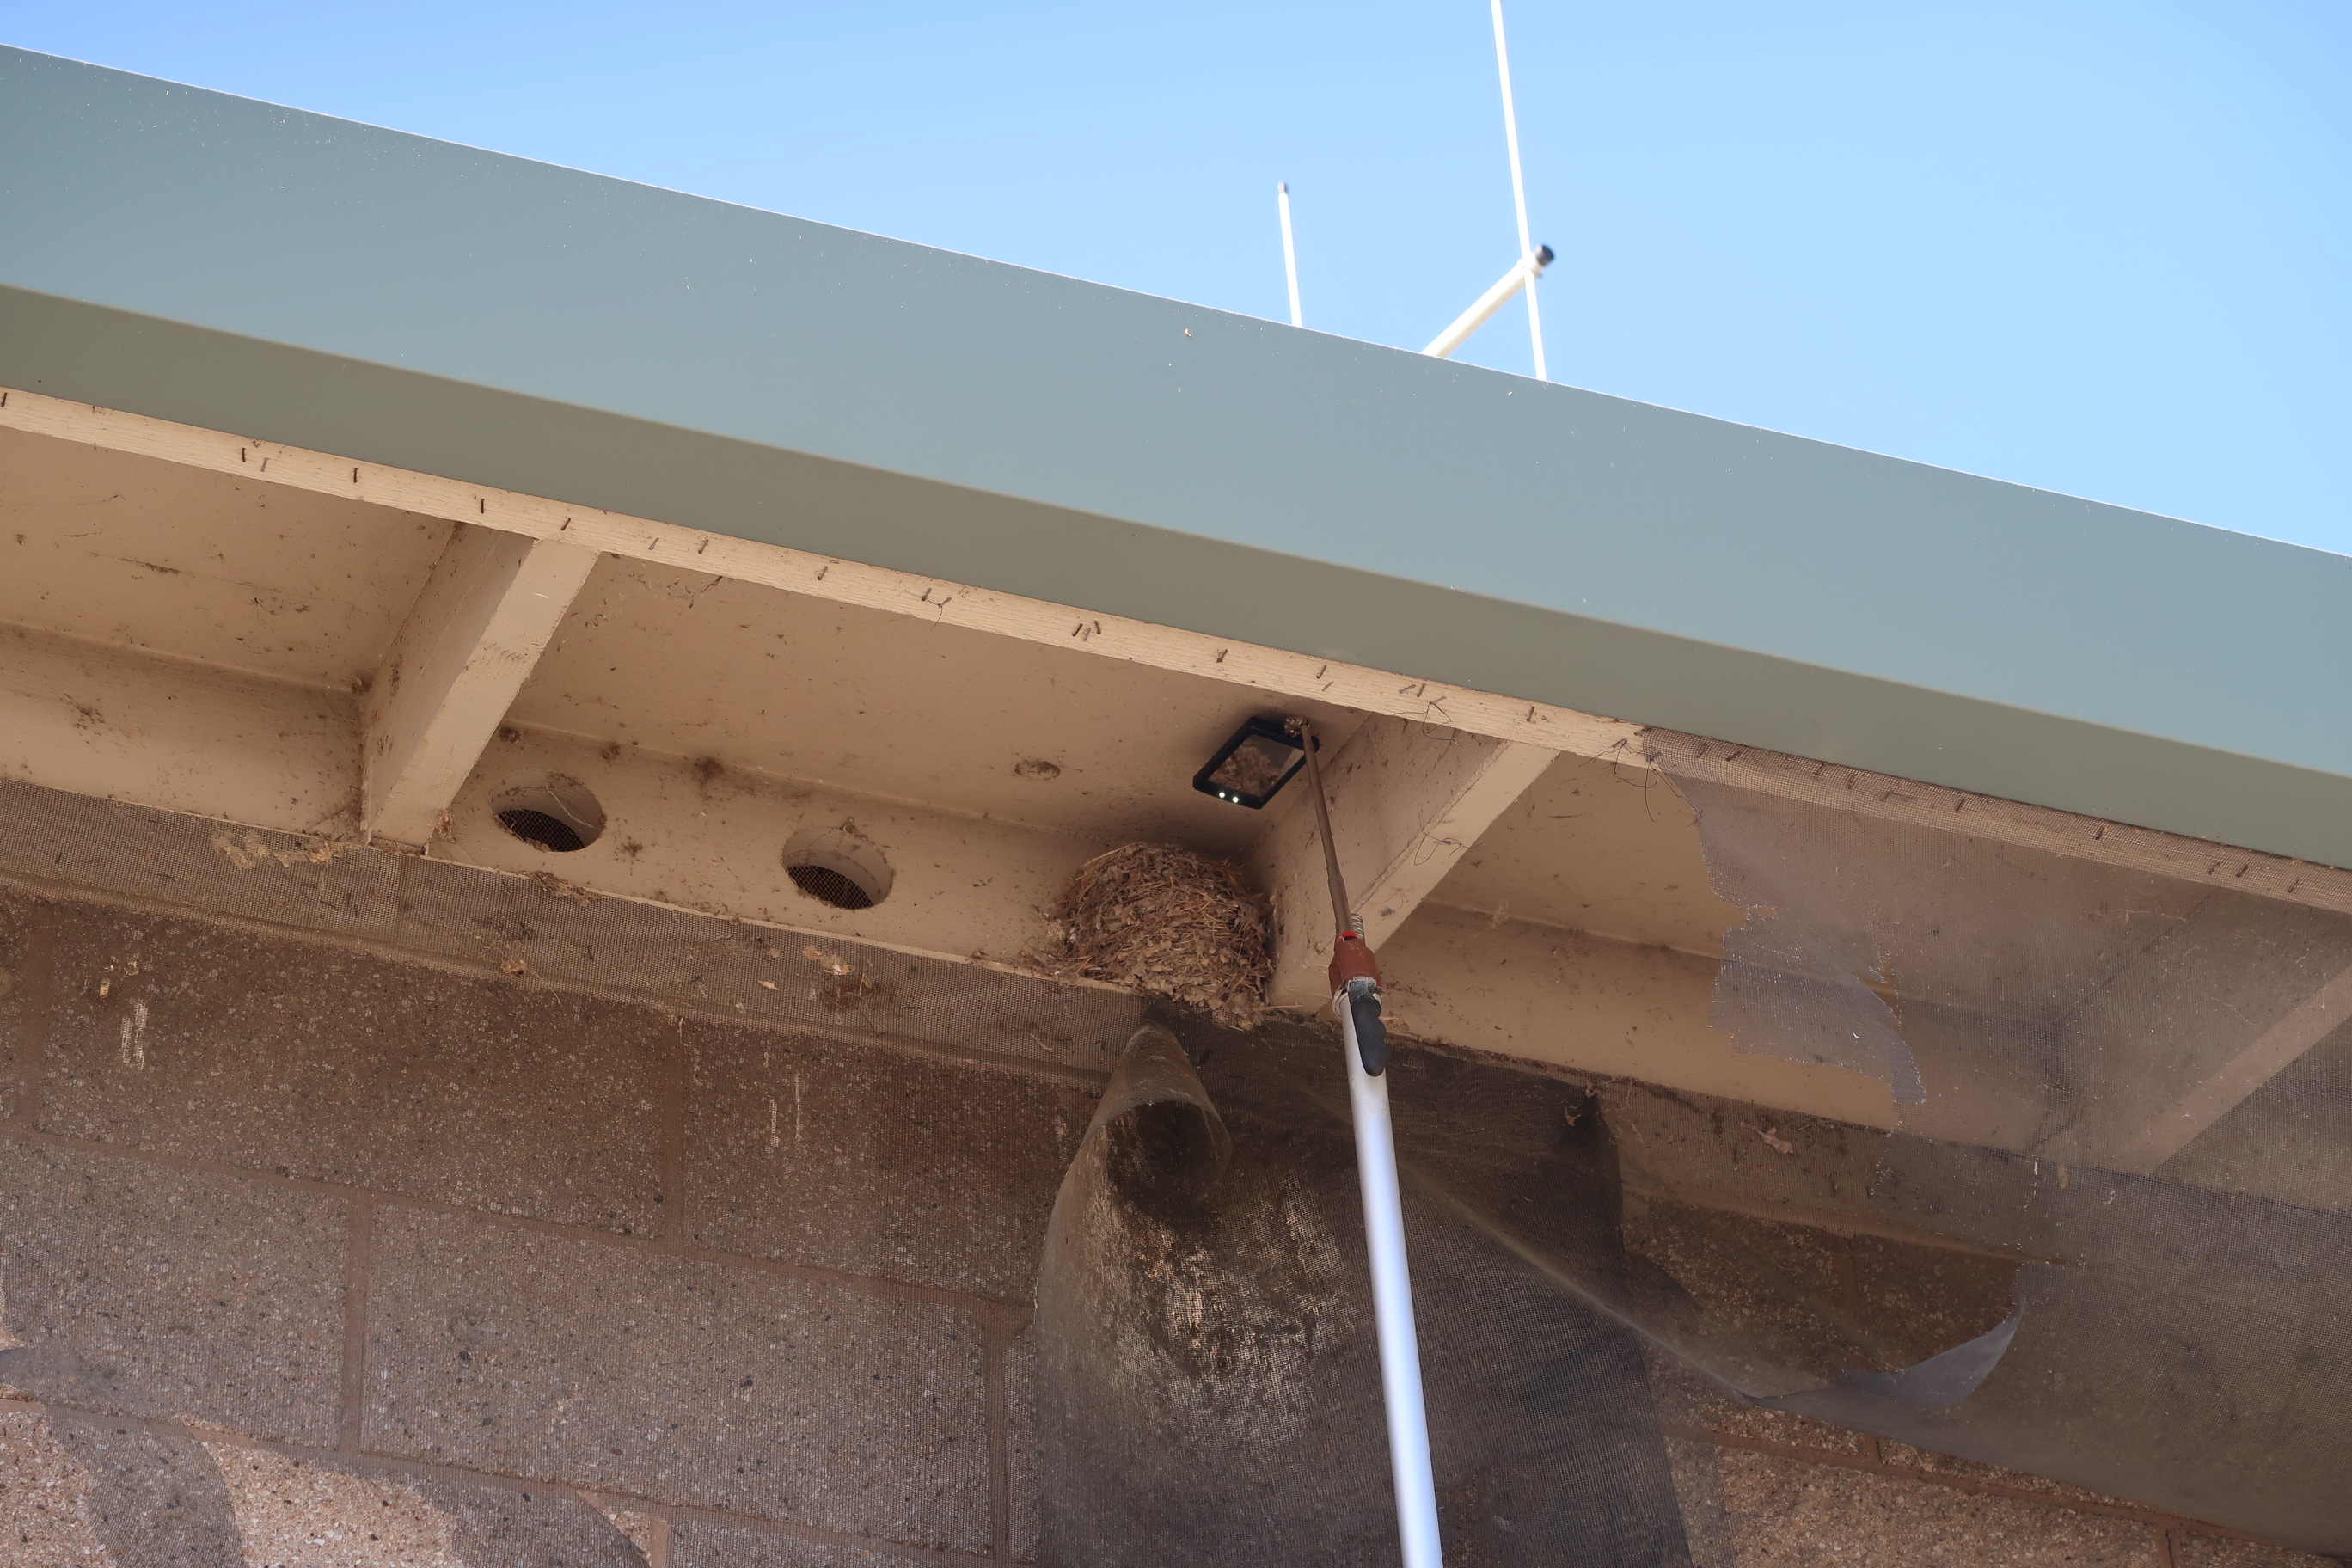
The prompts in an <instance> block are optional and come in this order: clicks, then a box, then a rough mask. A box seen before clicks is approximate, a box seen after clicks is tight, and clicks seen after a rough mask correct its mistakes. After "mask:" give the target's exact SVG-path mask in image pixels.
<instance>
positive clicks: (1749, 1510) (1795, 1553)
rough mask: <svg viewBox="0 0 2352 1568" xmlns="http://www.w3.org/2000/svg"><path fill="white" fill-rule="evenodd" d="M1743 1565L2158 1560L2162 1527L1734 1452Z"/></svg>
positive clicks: (1920, 1567)
mask: <svg viewBox="0 0 2352 1568" xmlns="http://www.w3.org/2000/svg"><path fill="white" fill-rule="evenodd" d="M1721 1464H1722V1475H1723V1500H1724V1508H1725V1510H1726V1511H1727V1513H1728V1514H1729V1516H1730V1524H1731V1531H1732V1538H1733V1541H1734V1543H1735V1545H1734V1550H1735V1552H1736V1562H1737V1563H1738V1568H1833V1565H1840V1564H1851V1565H1853V1568H1879V1565H1881V1564H1886V1563H1902V1564H1905V1565H1906V1568H1927V1565H1931V1564H1937V1563H1951V1564H1954V1565H1955V1568H1960V1565H1963V1564H1965V1565H1967V1568H2155V1565H2156V1563H2158V1555H2157V1554H2158V1551H2159V1550H2160V1547H2159V1543H2158V1539H2157V1532H2156V1531H2155V1530H2154V1529H2153V1528H2152V1527H2150V1526H2148V1525H2145V1524H2141V1523H2138V1522H2137V1521H2132V1520H2123V1519H2110V1518H2106V1517H2104V1516H2102V1515H2098V1514H2091V1513H2077V1512H2074V1511H2073V1510H2068V1509H2063V1508H2058V1507H2055V1506H2046V1507H2045V1506H2043V1505H2041V1504H2038V1503H2029V1502H2024V1501H2020V1500H2012V1499H2009V1498H2001V1497H1990V1496H1986V1495H1984V1494H1981V1493H1977V1492H1967V1491H1958V1490H1955V1489H1951V1488H1948V1487H1941V1486H1936V1485H1932V1484H1929V1483H1927V1482H1923V1481H1911V1480H1902V1479H1895V1478H1893V1477H1889V1476H1883V1475H1876V1474H1873V1473H1871V1472H1869V1471H1864V1470H1853V1469H1845V1468H1837V1467H1832V1466H1828V1465H1811V1464H1805V1463H1802V1462H1800V1461H1797V1460H1793V1459H1785V1458H1778V1457H1775V1456H1772V1455H1769V1454H1758V1453H1751V1452H1748V1451H1746V1450H1743V1449H1738V1448H1727V1449H1725V1450H1724V1451H1723V1454H1722V1458H1721Z"/></svg>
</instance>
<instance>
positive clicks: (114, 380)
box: [0, 51, 2352, 864]
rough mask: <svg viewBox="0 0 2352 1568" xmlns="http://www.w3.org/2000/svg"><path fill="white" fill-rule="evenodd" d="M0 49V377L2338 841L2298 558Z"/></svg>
mask: <svg viewBox="0 0 2352 1568" xmlns="http://www.w3.org/2000/svg"><path fill="white" fill-rule="evenodd" d="M0 81H5V82H6V83H8V85H9V90H8V91H6V92H0V285H7V286H8V287H6V289H5V294H4V295H0V312H5V314H0V384H15V385H22V386H26V387H27V388H29V389H32V390H37V391H43V392H49V393H52V394H55V395H67V396H71V397H74V398H77V399H80V400H85V401H89V402H93V403H102V404H105V405H110V406H116V407H121V408H125V409H129V410H131V411H134V412H139V413H144V414H150V415H154V416H160V417H163V418H169V419H174V420H179V421H183V422H185V423H190V424H196V425H204V426H210V427H213V428H219V429H235V430H238V431H241V432H245V433H247V434H252V435H256V436H262V437H268V438H270V439H274V440H281V441H286V442H289V443H291V444H295V445H299V446H305V447H316V448H319V449H322V450H328V451H335V452H341V453H345V454H348V455H350V456H352V457H353V458H361V459H363V460H367V461H373V462H383V463H387V464H394V465H397V466H401V467H405V468H416V469H420V470H423V471H427V472H434V473H441V474H446V475H448V476H450V477H453V478H461V479H467V480H469V481H471V482H476V483H481V484H486V485H497V486H499V487H501V488H504V489H515V490H520V491H525V492H529V493H533V494H541V495H551V496H557V497H560V498H562V499H565V500H573V501H576V502H579V503H580V504H583V505H594V506H600V507H605V508H608V509H611V510H621V511H626V512H631V513H635V514H638V515H644V516H649V517H656V518H661V519H664V520H666V521H677V522H679V523H682V524H685V525H687V526H691V527H697V528H703V529H709V530H711V531H720V532H726V533H730V534H735V535H739V536H741V537H745V538H752V539H762V540H766V541H769V542H777V543H784V544H790V545H793V546H794V547H796V548H800V549H805V550H813V551H819V552H825V553H831V554H837V555H842V556H845V557H847V558H852V559H860V560H868V561H871V562H873V563H877V564H880V565H887V566H893V567H896V568H898V569H900V570H905V571H910V572H919V573H928V574H935V575H938V576H940V577H941V578H943V579H947V580H950V581H957V582H968V583H972V584H977V585H982V586H987V587H993V588H998V589H1002V590H1003V591H1007V592H1012V593H1017V594H1022V595H1029V596H1033V597H1036V598H1041V599H1047V600H1052V601H1055V602H1060V603H1070V604H1078V605H1087V606H1090V607H1095V608H1098V609H1100V610H1103V611H1105V612H1107V613H1116V614H1119V615H1125V616H1135V617H1137V618H1140V619H1146V620H1151V621H1156V622H1160V623H1162V624H1167V625H1173V626H1186V627H1189V628H1192V629H1195V630H1200V631H1205V632H1211V633H1213V634H1215V635H1220V636H1230V637H1235V638H1237V639H1242V640H1246V641H1252V642H1258V643H1264V644H1266V645H1269V646H1273V647H1286V648H1292V649H1295V650H1297V651H1302V652H1309V653H1314V654H1318V655H1328V656H1329V657H1334V658H1346V659H1349V660H1350V661H1352V662H1357V663H1362V664H1368V665H1371V666H1374V667H1377V668H1391V669H1399V670H1404V671H1410V672H1412V673H1414V674H1416V675H1425V676H1427V677H1429V678H1432V679H1444V680H1449V681H1454V682H1457V683H1460V684H1464V685H1468V686H1474V687H1477V688H1480V689H1487V690H1493V691H1497V692H1505V693H1508V694H1511V695H1516V696H1524V697H1527V698H1528V699H1529V700H1537V701H1544V702H1552V703H1558V704H1560V705H1562V706H1568V707H1574V708H1580V709H1583V710H1588V711H1595V712H1604V713H1610V714H1613V715H1616V716H1619V717H1623V718H1627V719H1632V720H1635V721H1642V722H1648V723H1656V724H1661V725H1665V726H1669V727H1672V728H1675V729H1679V730H1685V731H1696V732H1700V733H1706V734H1713V735H1717V736H1721V737H1723V738H1725V739H1727V740H1733V741H1738V742H1744V743H1748V744H1754V745H1759V746H1766V747H1769V748H1772V749H1774V750H1777V751H1782V752H1794V753H1798V754H1803V755H1810V756H1814V757H1819V758H1824V759H1828V760H1831V761H1834V762H1839V763H1847V764H1849V765H1852V766H1855V767H1861V768H1866V769H1869V770H1871V771H1874V772H1878V773H1893V774H1897V775H1901V776H1907V777H1914V778H1920V779H1925V780H1928V781H1931V782H1936V783H1941V784H1950V785H1954V786H1956V787H1959V788H1965V789H1970V790H1976V791H1979V792H1982V793H1985V794H1990V795H2001V796H2005V797H2007V798H2011V799H2018V800H2023V801H2028V802H2032V803H2033V804H2037V805H2052V806H2057V807H2060V808H2062V809H2066V810H2072V811H2078V812H2083V813H2085V814H2088V815H2092V816H2102V817H2107V818H2112V819H2116V820H2120V821H2126V822H2132V823H2137V824H2139V825H2142V826H2151V827H2159V828H2164V829H2167V830H2168V831H2173V832H2179V833H2184V834H2189V835H2192V836H2195V837H2204V838H2211V839H2217V840H2220V841H2222V842H2227V843H2234V844H2240V845H2243V846H2246V847H2252V848H2261V849H2267V850H2271V851H2273V852H2275V853H2280V854H2285V855H2291V856H2295V857H2298V858H2306V859H2315V860H2322V861H2327V862H2331V863H2337V864H2347V863H2352V812H2347V810H2346V809H2345V808H2346V806H2347V805H2352V798H2347V796H2352V731H2347V727H2346V726H2345V725H2343V724H2342V723H2341V721H2340V716H2341V715H2342V714H2343V713H2345V712H2346V711H2347V697H2352V657H2347V656H2352V561H2347V560H2345V559H2344V558H2342V557H2336V556H2332V555H2328V554H2326V553H2325V552H2314V551H2303V550H2297V549H2294V548H2293V547H2290V546H2284V545H2278V544H2274V543H2271V542H2264V541H2260V540H2254V539H2250V538H2247V537H2245V536H2242V535H2236V534H2229V533H2224V532H2222V531H2217V530H2210V529H2201V528H2198V527H2196V526H2195V525H2192V524H2185V523H2180V522H2178V521H2172V520H2166V519H2158V518H2152V517H2147V516H2146V515H2144V514H2138V513H2133V512H2129V511H2126V510H2123V509H2118V508H2113V507H2105V506H2100V505H2098V504H2096V503H2092V502H2086V501H2081V500H2074V499H2073V498H2067V497H2060V496H2053V495H2050V494H2048V493H2047V492H2042V491H2036V490H2032V489H2026V488H2024V487H2019V486H2011V485H2003V484H2000V483H1999V482H1997V481H1992V480H1987V479H1977V478H1974V477H1971V476H1966V475H1958V474H1952V473H1949V472H1948V471H1946V470H1941V469H1936V468H1928V467H1926V466H1924V465H1919V464H1910V463H1904V462H1901V461H1899V460H1896V459H1892V458H1881V457H1876V456H1873V455H1870V454H1864V453H1856V452H1852V451H1848V450H1846V449H1843V448H1839V447H1830V446H1827V445H1825V444H1822V443H1818V442H1808V441H1803V440H1801V439H1798V438H1795V437H1784V436H1777V435H1773V434H1771V433H1769V432H1763V431H1757V430H1752V429H1748V428H1747V427H1744V426H1734V425H1729V424H1726V423H1724V422H1721V421H1715V420H1707V419H1704V418H1700V417H1698V416H1690V415H1683V414H1676V413H1674V412H1672V411H1669V410H1663V409H1656V408H1653V407H1649V406H1647V405H1639V404H1632V403H1627V402H1624V401H1622V400H1619V399H1612V398H1606V397H1602V396H1600V395H1594V394H1591V393H1585V392H1580V391H1577V390H1575V389H1572V388H1565V387H1557V386H1546V385H1542V384H1536V383H1532V382H1528V381H1525V380H1523V379H1521V378H1516V377H1508V376H1502V375H1497V374H1493V373H1488V372H1483V371H1475V370H1471V369H1469V368H1467V367H1462V366H1454V365H1448V364H1440V363H1433V362H1429V361H1425V360H1421V359H1419V358H1418V357H1417V356H1412V355H1407V354H1402V353H1395V352H1394V351H1389V350H1383V349H1379V348H1376V347H1373V346H1371V345H1365V344H1357V343H1349V342H1344V341H1342V340H1338V339H1332V338H1328V337H1324V336H1320V335H1318V334H1313V333H1300V332H1297V331H1293V330H1292V329H1289V328H1287V327H1281V326H1276V325H1274V324H1272V323H1266V322H1259V321H1250V320H1247V319H1244V318H1238V317H1233V316H1230V315H1226V314H1223V313H1222V312H1217V311H1211V310H1202V309H1199V308H1197V307H1191V306H1184V305H1181V304H1177V303H1175V302H1172V301H1168V300H1155V299H1150V298H1147V297H1143V296H1137V295H1132V294H1126V293H1122V292H1120V291H1118V290H1115V289H1104V288H1100V287H1098V286H1095V285H1088V284H1083V283H1076V282H1073V281H1071V280H1069V279H1058V278H1053V277H1050V276H1047V275H1044V274H1037V273H1032V272H1027V271H1024V270H1023V269H1020V268H1010V267H1003V266H1001V265H998V264H993V263H986V262H980V261H975V260H972V259H971V258H963V257H957V256H952V255H950V254H948V253H943V252H937V251H930V250H927V249H925V248H923V247H915V246H908V245H903V244H900V243H898V242H894V241H887V240H880V239H876V238H874V237H870V236H862V235H855V234H850V233H847V232H846V231H842V230H835V229H826V228H824V227H823V226H817V225H810V224H805V223H802V222H800V221H798V220H793V219H788V218H782V217H777V216H773V215H767V214H760V213H756V212H751V211H750V210H749V209H742V208H736V207H731V206H728V205H726V204H721V203H712V202H705V201H700V200H698V199H697V198H692V197H685V196H679V195H675V194H674V193H668V192H660V191H653V190H650V189H648V188H646V187H642V186H635V185H631V184H627V183H626V182H621V181H613V180H605V179H601V178H599V177H597V176H593V175H584V174H577V173H575V172H572V171H568V170H559V169H552V168H550V167H549V166H547V165H542V164H536V163H529V162H527V161H524V160H519V159H509V158H501V157H499V156H498V155H495V154H488V153H478V152H476V151H474V150H472V149H465V148H456V147H452V146H450V145H448V144H446V143H439V142H429V141H425V140H424V139H421V138H415V137H407V136H402V135H399V134H398V133H394V132H381V131H377V130H374V129H373V128H369V127H360V126H352V125H350V124H348V123H347V122H341V121H331V120H326V119H323V118H321V117H319V116H311V115H302V114H298V113H296V112H294V111H290V110H278V109H274V108H272V107H270V106H268V105H260V104H254V103H252V102H250V101H249V100H238V99H233V98H227V97H225V96H223V95H219V94H212V93H205V92H201V91H198V90H196V89H184V88H176V87H172V86H170V85H169V84H163V83H157V82H153V81H152V80H150V79H144V78H137V77H131V76H127V75H125V74H124V73H120V72H111V71H104V70H100V69H98V68H89V67H81V66H70V65H68V63H67V62H60V61H55V60H51V59H48V58H47V57H40V56H28V55H26V54H24V53H23V52H21V51H0ZM747 246H748V247H750V248H749V249H748V251H747V250H746V247H747ZM738 252H743V253H744V254H745V255H746V261H745V262H744V263H742V264H738V263H736V262H734V261H732V260H731V259H730V258H731V257H732V256H733V255H735V254H736V253H738ZM142 307H144V308H142ZM730 329H731V330H730ZM1188 334H1189V335H1188ZM353 350H360V351H364V352H351V351H353ZM1196 350H1197V351H1199V352H1197V353H1196V352H1195V351H1196ZM558 394H560V395H558Z"/></svg>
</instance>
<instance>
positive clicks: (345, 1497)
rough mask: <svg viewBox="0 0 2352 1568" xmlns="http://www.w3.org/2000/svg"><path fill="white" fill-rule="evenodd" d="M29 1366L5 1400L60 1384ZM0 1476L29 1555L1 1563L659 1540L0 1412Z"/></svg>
mask: <svg viewBox="0 0 2352 1568" xmlns="http://www.w3.org/2000/svg"><path fill="white" fill-rule="evenodd" d="M35 1353H36V1352H27V1351H24V1350H12V1351H6V1352H0V1384H5V1386H6V1387H9V1388H12V1389H17V1390H22V1391H25V1392H27V1393H29V1392H32V1391H31V1389H29V1388H27V1387H26V1385H27V1384H38V1383H39V1382H41V1381H42V1380H43V1379H42V1376H41V1375H40V1373H42V1372H44V1371H46V1372H48V1373H54V1372H55V1371H56V1370H57V1367H56V1363H54V1362H52V1363H50V1364H49V1365H48V1366H47V1368H45V1369H43V1368H28V1367H27V1366H26V1364H25V1362H26V1358H27V1357H28V1356H30V1355H34V1354H35ZM0 1475H5V1476H6V1477H7V1478H9V1481H10V1489H12V1490H15V1491H16V1492H18V1494H19V1495H20V1497H21V1496H23V1495H24V1494H27V1493H29V1494H31V1497H32V1499H33V1501H32V1502H31V1505H30V1507H29V1508H26V1509H25V1510H22V1511H21V1512H19V1513H16V1514H14V1515H12V1517H11V1520H10V1522H11V1524H13V1525H15V1526H16V1531H17V1532H18V1533H20V1534H21V1535H22V1537H23V1539H21V1540H20V1541H17V1542H13V1543H12V1544H13V1545H15V1547H16V1549H17V1550H18V1551H20V1552H25V1553H26V1555H25V1556H22V1557H16V1556H12V1557H11V1558H10V1559H9V1560H10V1561H12V1562H25V1563H52V1562H55V1563H88V1562H97V1563H108V1564H110V1568H245V1565H246V1564H248V1563H320V1562H330V1563H333V1564H335V1565H336V1568H376V1565H377V1564H383V1565H384V1568H390V1565H392V1564H395V1563H397V1564H399V1565H400V1568H508V1565H509V1564H512V1563H518V1562H521V1561H524V1560H525V1556H526V1553H528V1554H529V1556H530V1559H531V1560H539V1559H540V1556H541V1554H542V1553H545V1554H549V1555H547V1557H546V1560H548V1561H559V1562H562V1563H565V1564H566V1565H567V1568H646V1563H647V1562H648V1560H649V1557H650V1555H651V1553H650V1547H651V1544H652V1540H651V1532H652V1531H657V1530H658V1529H660V1525H659V1523H658V1521H652V1520H650V1519H647V1520H639V1519H635V1518H633V1517H631V1516H630V1515H628V1514H625V1513H621V1512H617V1511H616V1512H614V1513H612V1514H609V1515H608V1514H607V1513H606V1512H604V1510H601V1509H600V1508H598V1507H597V1506H595V1505H593V1504H592V1503H591V1502H590V1501H589V1500H587V1499H586V1498H585V1497H583V1495H582V1494H580V1493H576V1492H571V1491H567V1490H565V1489H562V1488H560V1487H531V1488H529V1489H521V1488H517V1489H506V1488H490V1487H461V1486H458V1485H456V1484H453V1483H451V1482H448V1481H444V1480H441V1479H436V1478H433V1477H419V1476H407V1475H399V1474H389V1473H383V1472H380V1471H371V1470H369V1469H367V1468H363V1467H362V1466H359V1465H350V1466H346V1465H343V1464H341V1463H337V1462H332V1461H323V1462H322V1461H320V1460H318V1459H312V1458H289V1457H287V1456H285V1455H282V1454H279V1453H276V1452H273V1451H271V1450H269V1449H266V1448H258V1447H245V1446H242V1445H236V1444H228V1443H220V1442H205V1441H202V1440H199V1439H197V1438H195V1437H194V1436H187V1435H185V1434H184V1433H174V1432H170V1431H167V1430H163V1429H158V1428H153V1427H149V1426H144V1425H142V1426H129V1425H125V1424H124V1423H123V1422H122V1421H121V1420H119V1419H112V1418H109V1417H106V1416H99V1415H79V1414H73V1413H68V1412H64V1411H45V1410H39V1409H33V1408H24V1409H18V1410H13V1411H0ZM633 1537H634V1538H633ZM322 1545H324V1546H327V1547H329V1548H330V1549H331V1551H330V1554H329V1555H328V1556H327V1557H325V1558H321V1556H320V1547H321V1546H322Z"/></svg>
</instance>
